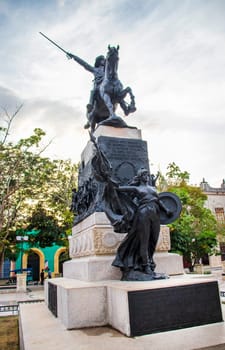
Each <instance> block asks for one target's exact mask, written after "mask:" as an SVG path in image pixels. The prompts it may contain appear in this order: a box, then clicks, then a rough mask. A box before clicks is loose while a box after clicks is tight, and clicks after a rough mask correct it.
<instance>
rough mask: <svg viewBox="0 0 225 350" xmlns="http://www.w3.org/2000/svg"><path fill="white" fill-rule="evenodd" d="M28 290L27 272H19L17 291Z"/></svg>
mask: <svg viewBox="0 0 225 350" xmlns="http://www.w3.org/2000/svg"><path fill="white" fill-rule="evenodd" d="M26 290H27V274H26V273H18V274H17V277H16V291H17V292H26Z"/></svg>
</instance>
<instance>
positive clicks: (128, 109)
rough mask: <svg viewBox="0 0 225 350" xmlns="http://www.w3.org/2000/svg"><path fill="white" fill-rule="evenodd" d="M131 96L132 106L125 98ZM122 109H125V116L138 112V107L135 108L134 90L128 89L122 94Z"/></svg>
mask: <svg viewBox="0 0 225 350" xmlns="http://www.w3.org/2000/svg"><path fill="white" fill-rule="evenodd" d="M127 94H129V95H130V104H128V103H127V102H126V101H125V100H124V98H125V97H126V95H127ZM120 97H121V100H120V102H119V103H120V107H121V108H122V109H123V111H124V113H125V115H128V114H130V113H133V112H135V111H136V107H135V97H134V95H133V93H132V90H131V88H130V87H127V88H126V89H124V90H122V91H121V93H120Z"/></svg>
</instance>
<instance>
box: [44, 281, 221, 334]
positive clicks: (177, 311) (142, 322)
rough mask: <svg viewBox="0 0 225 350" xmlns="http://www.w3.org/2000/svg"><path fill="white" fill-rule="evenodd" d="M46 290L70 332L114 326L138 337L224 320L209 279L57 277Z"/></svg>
mask: <svg viewBox="0 0 225 350" xmlns="http://www.w3.org/2000/svg"><path fill="white" fill-rule="evenodd" d="M53 286H54V288H52V287H53ZM48 288H50V289H53V291H54V293H53V294H52V295H51V292H50V293H48V292H46V296H47V298H46V302H47V304H49V305H51V309H52V310H55V312H54V315H55V316H57V317H58V318H59V319H60V320H61V321H62V323H63V324H64V326H65V327H66V328H67V329H76V328H83V327H95V326H104V325H111V326H112V327H113V328H115V329H117V330H119V331H120V332H121V333H123V334H125V335H127V336H140V335H145V334H151V333H155V332H162V331H168V330H173V329H180V328H185V327H192V326H198V325H204V324H209V323H215V322H221V321H222V313H221V305H220V298H219V291H218V283H217V281H212V280H208V279H194V280H190V279H185V278H182V279H181V278H173V279H170V280H161V281H154V282H152V281H151V282H120V281H102V282H84V281H78V280H74V279H67V278H55V279H52V280H51V282H49V283H48V284H47V289H48ZM55 289H56V292H55ZM55 293H56V295H57V297H55Z"/></svg>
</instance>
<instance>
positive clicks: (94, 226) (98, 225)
mask: <svg viewBox="0 0 225 350" xmlns="http://www.w3.org/2000/svg"><path fill="white" fill-rule="evenodd" d="M125 235H126V234H120V233H115V232H114V231H113V228H112V226H111V224H110V222H109V220H108V219H107V217H106V215H105V213H103V212H100V213H93V214H92V215H90V216H89V217H88V218H86V219H84V220H83V221H81V222H80V223H78V224H77V225H75V226H74V227H73V235H72V237H71V238H70V241H69V251H70V257H71V258H72V260H70V261H67V262H66V263H64V265H63V276H64V277H66V278H75V279H78V280H81V281H102V280H117V279H120V278H121V272H120V270H119V269H118V268H115V267H114V266H112V265H111V264H112V261H113V259H114V256H115V254H116V251H117V248H118V247H119V245H120V243H121V241H122V240H123V239H124V237H125ZM169 249H170V231H169V228H168V227H167V226H161V230H160V236H159V240H158V243H157V247H156V253H155V255H154V259H155V262H156V265H157V267H156V272H163V273H166V274H168V275H178V274H183V259H182V256H180V255H178V254H172V253H168V251H169Z"/></svg>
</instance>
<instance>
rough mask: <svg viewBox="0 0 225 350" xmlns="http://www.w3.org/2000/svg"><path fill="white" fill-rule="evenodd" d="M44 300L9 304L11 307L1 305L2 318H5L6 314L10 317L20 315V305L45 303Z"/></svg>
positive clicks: (0, 313)
mask: <svg viewBox="0 0 225 350" xmlns="http://www.w3.org/2000/svg"><path fill="white" fill-rule="evenodd" d="M43 302H44V299H34V300H24V301H19V302H18V304H9V305H0V317H1V316H4V315H3V314H4V313H7V314H10V315H18V313H19V310H20V304H28V303H43Z"/></svg>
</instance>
